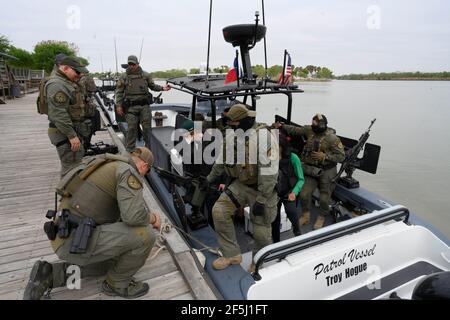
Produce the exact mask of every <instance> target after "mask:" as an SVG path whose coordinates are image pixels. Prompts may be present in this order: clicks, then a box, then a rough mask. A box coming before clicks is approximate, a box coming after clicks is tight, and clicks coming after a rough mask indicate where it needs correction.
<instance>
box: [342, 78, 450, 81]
mask: <svg viewBox="0 0 450 320" xmlns="http://www.w3.org/2000/svg"><path fill="white" fill-rule="evenodd" d="M334 80H340V81H450V78H442V79H439V78H396V79H334Z"/></svg>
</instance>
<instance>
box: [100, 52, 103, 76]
mask: <svg viewBox="0 0 450 320" xmlns="http://www.w3.org/2000/svg"><path fill="white" fill-rule="evenodd" d="M100 63H101V64H102V73H104V71H103V57H102V54H101V53H100Z"/></svg>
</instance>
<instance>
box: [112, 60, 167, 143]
mask: <svg viewBox="0 0 450 320" xmlns="http://www.w3.org/2000/svg"><path fill="white" fill-rule="evenodd" d="M136 63H137V60H136ZM148 88H150V89H151V90H153V91H163V87H161V86H160V85H157V84H155V83H154V82H153V79H152V77H151V76H150V74H149V73H147V72H144V71H143V70H142V68H141V67H139V68H138V70H137V71H136V72H132V71H131V70H130V69H129V68H128V69H127V71H126V74H124V75H122V76H121V77H120V78H119V80H118V81H117V88H116V106H122V107H123V108H124V111H125V119H126V121H127V125H128V131H127V137H126V140H127V141H126V147H127V150H128V151H132V150H133V149H134V147H135V145H136V138H137V134H138V125H139V123H140V124H141V125H142V128H143V134H144V141H145V145H146V146H147V147H149V146H150V140H149V139H150V130H151V125H152V113H151V111H150V107H149V97H150V93H149V91H148Z"/></svg>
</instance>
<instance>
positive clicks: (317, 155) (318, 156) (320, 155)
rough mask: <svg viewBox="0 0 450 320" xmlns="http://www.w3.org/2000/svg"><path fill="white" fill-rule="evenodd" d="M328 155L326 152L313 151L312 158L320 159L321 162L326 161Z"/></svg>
mask: <svg viewBox="0 0 450 320" xmlns="http://www.w3.org/2000/svg"><path fill="white" fill-rule="evenodd" d="M326 157H327V155H326V154H325V153H324V152H321V151H319V152H316V151H314V152H313V153H311V158H313V160H316V161H319V162H324V161H325V159H326Z"/></svg>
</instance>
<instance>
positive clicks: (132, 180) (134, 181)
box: [127, 174, 142, 190]
mask: <svg viewBox="0 0 450 320" xmlns="http://www.w3.org/2000/svg"><path fill="white" fill-rule="evenodd" d="M127 183H128V186H129V187H130V188H131V189H133V190H140V189H142V184H141V182H140V181H139V179H138V178H136V177H135V176H133V175H132V174H130V176H129V177H128V180H127Z"/></svg>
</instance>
